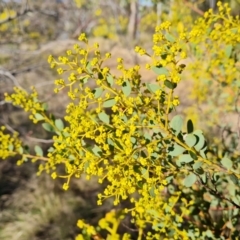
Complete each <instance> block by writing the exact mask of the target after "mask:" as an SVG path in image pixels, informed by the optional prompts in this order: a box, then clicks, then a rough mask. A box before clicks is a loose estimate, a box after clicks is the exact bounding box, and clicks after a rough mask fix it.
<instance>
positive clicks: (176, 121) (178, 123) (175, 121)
mask: <svg viewBox="0 0 240 240" xmlns="http://www.w3.org/2000/svg"><path fill="white" fill-rule="evenodd" d="M182 126H183V119H182V117H181V116H180V115H176V116H174V117H173V118H172V120H171V122H170V127H171V128H172V129H173V130H174V134H175V135H176V136H177V135H178V134H179V133H180V131H181V129H182Z"/></svg>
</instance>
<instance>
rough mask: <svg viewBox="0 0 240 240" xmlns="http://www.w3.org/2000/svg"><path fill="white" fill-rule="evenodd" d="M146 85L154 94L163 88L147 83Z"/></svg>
mask: <svg viewBox="0 0 240 240" xmlns="http://www.w3.org/2000/svg"><path fill="white" fill-rule="evenodd" d="M146 85H147V88H148V90H149V91H150V92H152V93H155V92H156V91H157V90H159V89H161V87H160V86H159V85H158V84H153V83H147V84H146Z"/></svg>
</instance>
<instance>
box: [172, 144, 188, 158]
mask: <svg viewBox="0 0 240 240" xmlns="http://www.w3.org/2000/svg"><path fill="white" fill-rule="evenodd" d="M185 150H186V149H185V148H183V147H181V146H179V145H178V144H176V143H175V144H174V146H173V151H171V152H170V153H169V155H170V156H172V157H177V156H179V155H180V154H182V153H183V152H184V151H185Z"/></svg>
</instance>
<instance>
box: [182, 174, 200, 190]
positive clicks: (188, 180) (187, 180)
mask: <svg viewBox="0 0 240 240" xmlns="http://www.w3.org/2000/svg"><path fill="white" fill-rule="evenodd" d="M196 181H197V177H196V175H195V174H194V173H190V174H189V175H188V176H186V177H185V179H184V180H183V184H184V186H185V187H191V186H192V185H193V184H194V183H195V182H196Z"/></svg>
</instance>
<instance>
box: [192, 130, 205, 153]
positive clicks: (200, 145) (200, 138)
mask: <svg viewBox="0 0 240 240" xmlns="http://www.w3.org/2000/svg"><path fill="white" fill-rule="evenodd" d="M193 134H194V135H196V136H197V143H196V145H195V146H194V148H195V149H196V150H197V151H200V150H201V149H202V148H203V147H204V144H205V138H204V136H203V133H202V131H201V130H196V131H194V132H193Z"/></svg>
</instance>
